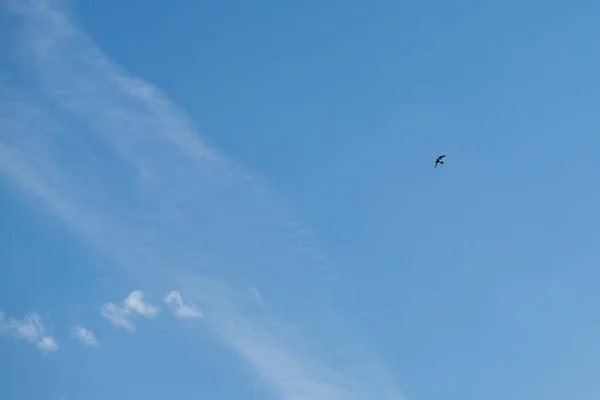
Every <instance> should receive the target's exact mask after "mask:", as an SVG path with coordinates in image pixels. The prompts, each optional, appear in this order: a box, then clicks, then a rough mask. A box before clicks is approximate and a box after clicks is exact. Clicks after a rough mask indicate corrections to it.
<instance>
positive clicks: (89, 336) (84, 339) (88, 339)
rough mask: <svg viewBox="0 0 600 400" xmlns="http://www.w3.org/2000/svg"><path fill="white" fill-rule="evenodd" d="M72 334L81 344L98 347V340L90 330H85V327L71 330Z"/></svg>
mask: <svg viewBox="0 0 600 400" xmlns="http://www.w3.org/2000/svg"><path fill="white" fill-rule="evenodd" d="M71 334H72V335H73V337H74V338H75V339H77V340H79V341H80V342H81V343H83V344H85V345H86V346H90V347H95V346H97V345H98V339H96V335H94V332H92V331H91V330H89V329H86V328H84V327H83V326H74V327H72V328H71Z"/></svg>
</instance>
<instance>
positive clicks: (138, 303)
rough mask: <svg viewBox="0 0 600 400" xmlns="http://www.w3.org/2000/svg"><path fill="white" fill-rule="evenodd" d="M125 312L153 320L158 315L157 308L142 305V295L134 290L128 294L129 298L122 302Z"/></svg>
mask: <svg viewBox="0 0 600 400" xmlns="http://www.w3.org/2000/svg"><path fill="white" fill-rule="evenodd" d="M124 304H125V307H124V309H125V311H127V312H129V311H135V312H136V313H138V314H140V315H143V316H144V317H146V318H154V317H155V316H156V314H158V312H159V309H158V307H154V306H153V305H151V304H146V303H144V294H143V293H142V292H141V291H139V290H134V291H133V292H131V293H129V296H127V298H126V299H125V301H124Z"/></svg>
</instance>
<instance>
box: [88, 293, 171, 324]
mask: <svg viewBox="0 0 600 400" xmlns="http://www.w3.org/2000/svg"><path fill="white" fill-rule="evenodd" d="M122 304H123V305H122V306H117V305H116V304H114V303H105V304H103V305H102V306H101V307H100V315H102V316H103V317H104V318H106V319H107V320H108V321H109V322H110V323H112V324H113V325H115V326H117V327H121V328H124V329H126V330H128V331H129V332H134V331H135V326H134V324H133V317H134V316H135V314H139V315H141V316H143V317H146V318H154V317H155V316H156V315H157V314H158V313H159V312H160V310H159V308H158V307H155V306H153V305H151V304H149V303H145V302H144V294H143V293H142V292H141V291H140V290H134V291H133V292H131V293H129V295H128V296H127V297H126V298H125V300H123V303H122Z"/></svg>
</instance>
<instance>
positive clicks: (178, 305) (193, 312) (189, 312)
mask: <svg viewBox="0 0 600 400" xmlns="http://www.w3.org/2000/svg"><path fill="white" fill-rule="evenodd" d="M164 301H165V303H166V304H167V306H168V307H169V308H170V309H171V311H172V312H173V313H174V314H175V315H176V316H177V317H179V318H200V317H202V313H201V312H200V311H199V310H197V309H196V306H195V305H193V304H186V303H185V302H184V301H183V297H181V293H179V292H178V291H175V290H174V291H172V292H170V293H169V294H167V295H166V296H165V298H164Z"/></svg>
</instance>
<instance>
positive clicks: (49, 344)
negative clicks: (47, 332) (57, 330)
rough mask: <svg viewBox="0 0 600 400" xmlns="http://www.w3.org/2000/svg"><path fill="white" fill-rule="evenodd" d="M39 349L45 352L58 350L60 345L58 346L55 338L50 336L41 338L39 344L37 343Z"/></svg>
mask: <svg viewBox="0 0 600 400" xmlns="http://www.w3.org/2000/svg"><path fill="white" fill-rule="evenodd" d="M37 347H38V349H40V350H42V351H44V352H48V351H56V350H58V345H57V344H56V341H55V340H54V339H53V338H51V337H48V336H45V337H43V338H41V339H40V340H39V342H38V343H37Z"/></svg>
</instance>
